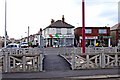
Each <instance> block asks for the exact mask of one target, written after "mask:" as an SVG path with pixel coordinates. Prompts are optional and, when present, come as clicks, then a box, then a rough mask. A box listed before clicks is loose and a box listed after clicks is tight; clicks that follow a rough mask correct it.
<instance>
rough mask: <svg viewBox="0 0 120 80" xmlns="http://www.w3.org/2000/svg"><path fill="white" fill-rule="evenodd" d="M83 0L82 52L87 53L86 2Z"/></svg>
mask: <svg viewBox="0 0 120 80" xmlns="http://www.w3.org/2000/svg"><path fill="white" fill-rule="evenodd" d="M84 3H85V2H84V0H82V53H83V54H85V4H84Z"/></svg>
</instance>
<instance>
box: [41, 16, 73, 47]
mask: <svg viewBox="0 0 120 80" xmlns="http://www.w3.org/2000/svg"><path fill="white" fill-rule="evenodd" d="M43 36H44V39H45V46H46V47H60V46H73V45H74V26H72V25H70V24H68V23H66V22H65V18H64V15H63V16H62V20H57V21H54V20H53V19H52V20H51V24H50V25H49V26H48V27H46V28H45V29H43Z"/></svg>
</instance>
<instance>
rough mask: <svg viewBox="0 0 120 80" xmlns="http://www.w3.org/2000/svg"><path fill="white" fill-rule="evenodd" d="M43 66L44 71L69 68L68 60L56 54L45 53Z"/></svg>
mask: <svg viewBox="0 0 120 80" xmlns="http://www.w3.org/2000/svg"><path fill="white" fill-rule="evenodd" d="M43 67H44V70H45V71H65V70H70V65H69V64H68V62H67V61H65V60H64V59H63V58H62V57H60V56H59V55H56V54H52V55H46V56H45V59H44V66H43Z"/></svg>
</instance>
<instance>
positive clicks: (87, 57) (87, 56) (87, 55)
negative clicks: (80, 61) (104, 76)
mask: <svg viewBox="0 0 120 80" xmlns="http://www.w3.org/2000/svg"><path fill="white" fill-rule="evenodd" d="M86 60H87V68H89V62H90V60H89V53H88V54H86Z"/></svg>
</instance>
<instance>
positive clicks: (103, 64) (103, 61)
mask: <svg viewBox="0 0 120 80" xmlns="http://www.w3.org/2000/svg"><path fill="white" fill-rule="evenodd" d="M101 68H105V54H104V53H102V54H101Z"/></svg>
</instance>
